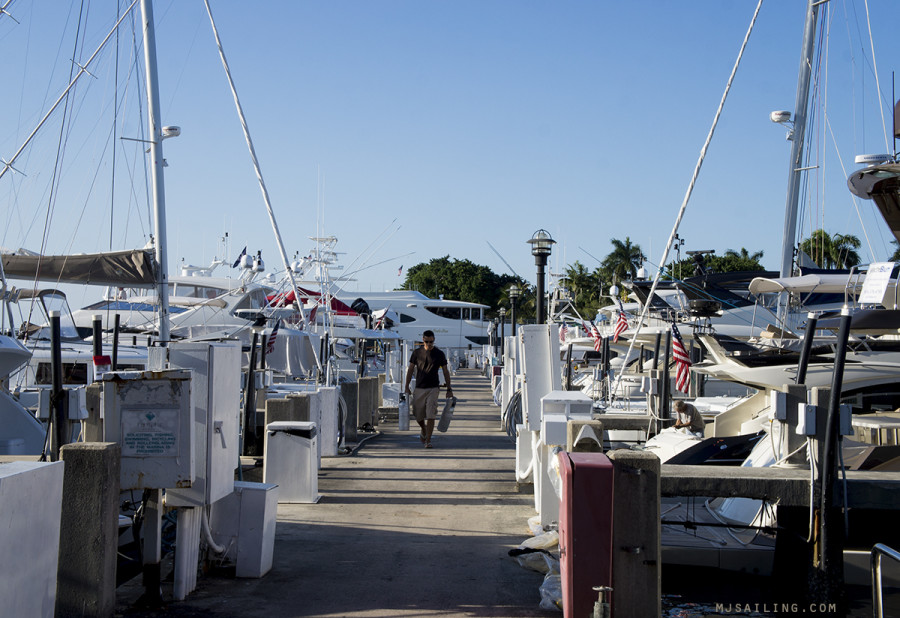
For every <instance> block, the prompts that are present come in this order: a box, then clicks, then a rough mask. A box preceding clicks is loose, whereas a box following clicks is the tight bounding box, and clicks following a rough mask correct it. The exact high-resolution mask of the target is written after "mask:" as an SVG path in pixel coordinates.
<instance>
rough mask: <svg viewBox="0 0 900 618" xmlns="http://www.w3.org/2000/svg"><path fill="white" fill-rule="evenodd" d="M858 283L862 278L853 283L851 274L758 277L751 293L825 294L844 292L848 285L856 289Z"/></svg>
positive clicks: (855, 279) (859, 283)
mask: <svg viewBox="0 0 900 618" xmlns="http://www.w3.org/2000/svg"><path fill="white" fill-rule="evenodd" d="M857 285H862V279H861V277H859V276H858V275H856V276H854V277H853V282H852V285H851V279H850V275H846V274H845V275H802V276H800V277H777V278H772V279H770V278H768V277H756V278H755V279H753V280H752V281H751V282H750V287H749V290H750V293H751V294H772V293H778V292H791V293H797V294H808V293H810V292H819V293H823V294H843V293H844V292H846V291H847V289H848V286H849V287H850V288H851V290H855V289H856V287H857Z"/></svg>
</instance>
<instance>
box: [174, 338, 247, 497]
mask: <svg viewBox="0 0 900 618" xmlns="http://www.w3.org/2000/svg"><path fill="white" fill-rule="evenodd" d="M169 367H171V368H172V369H190V370H191V373H192V380H193V381H192V385H191V391H192V392H193V394H194V402H193V407H194V457H195V463H196V465H195V469H194V484H193V486H192V487H190V488H189V489H173V488H170V489H169V491H168V492H166V503H167V504H169V505H170V506H204V505H207V504H212V503H213V502H215V501H216V500H219V499H221V498H224V497H225V496H228V495H231V493H232V492H233V491H234V469H235V468H236V467H237V463H238V435H239V432H240V426H241V421H240V413H241V346H240V344H239V343H238V342H228V343H209V342H207V343H177V342H173V343H172V344H170V345H169Z"/></svg>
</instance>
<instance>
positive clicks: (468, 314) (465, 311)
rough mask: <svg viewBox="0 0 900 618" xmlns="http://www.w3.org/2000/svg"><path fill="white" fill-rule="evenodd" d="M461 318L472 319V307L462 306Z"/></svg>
mask: <svg viewBox="0 0 900 618" xmlns="http://www.w3.org/2000/svg"><path fill="white" fill-rule="evenodd" d="M462 319H464V320H471V319H472V309H471V308H470V307H463V308H462Z"/></svg>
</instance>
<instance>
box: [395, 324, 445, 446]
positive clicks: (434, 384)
mask: <svg viewBox="0 0 900 618" xmlns="http://www.w3.org/2000/svg"><path fill="white" fill-rule="evenodd" d="M422 344H423V345H422V347H421V348H416V349H415V351H413V353H412V355H411V356H410V357H409V367H407V369H406V383H405V385H404V389H403V390H404V392H405V393H406V394H407V396H409V395H410V390H409V383H410V380H412V377H413V372H415V376H416V392H415V394H414V395H413V398H412V409H413V415H414V416H415V417H416V422H417V423H418V424H419V427H421V428H422V432H421V433H420V434H419V438H420V439H421V440H422V442H423V443H424V444H425V448H431V434H432V433H434V420H435V419H436V418H437V408H438V394H439V391H440V388H441V380H440V377H439V376H438V369H440V370H442V371H443V372H444V383H445V384H446V385H447V397H450V396H452V394H453V389H452V388H451V387H450V372H449V371H448V370H447V356H446V355H445V354H444V353H443V352H442V351H441V350H440V348H438V347H437V346H435V345H434V332H432V331H430V330H426V331H425V332H424V333H422Z"/></svg>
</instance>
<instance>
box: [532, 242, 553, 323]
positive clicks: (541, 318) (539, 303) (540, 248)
mask: <svg viewBox="0 0 900 618" xmlns="http://www.w3.org/2000/svg"><path fill="white" fill-rule="evenodd" d="M528 244H529V245H531V255H533V256H534V263H535V265H536V266H537V294H536V296H537V298H536V299H535V300H536V303H535V312H536V314H537V323H538V324H544V323H545V322H546V319H545V318H546V316H545V315H544V268H545V267H546V266H547V258H549V257H550V252H551V251H552V250H553V245H555V244H556V241H555V240H553V238H552V237H551V236H550V232H548V231H547V230H538V231H537V232H535V233H534V234H533V235H532V236H531V238H530V239H528Z"/></svg>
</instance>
